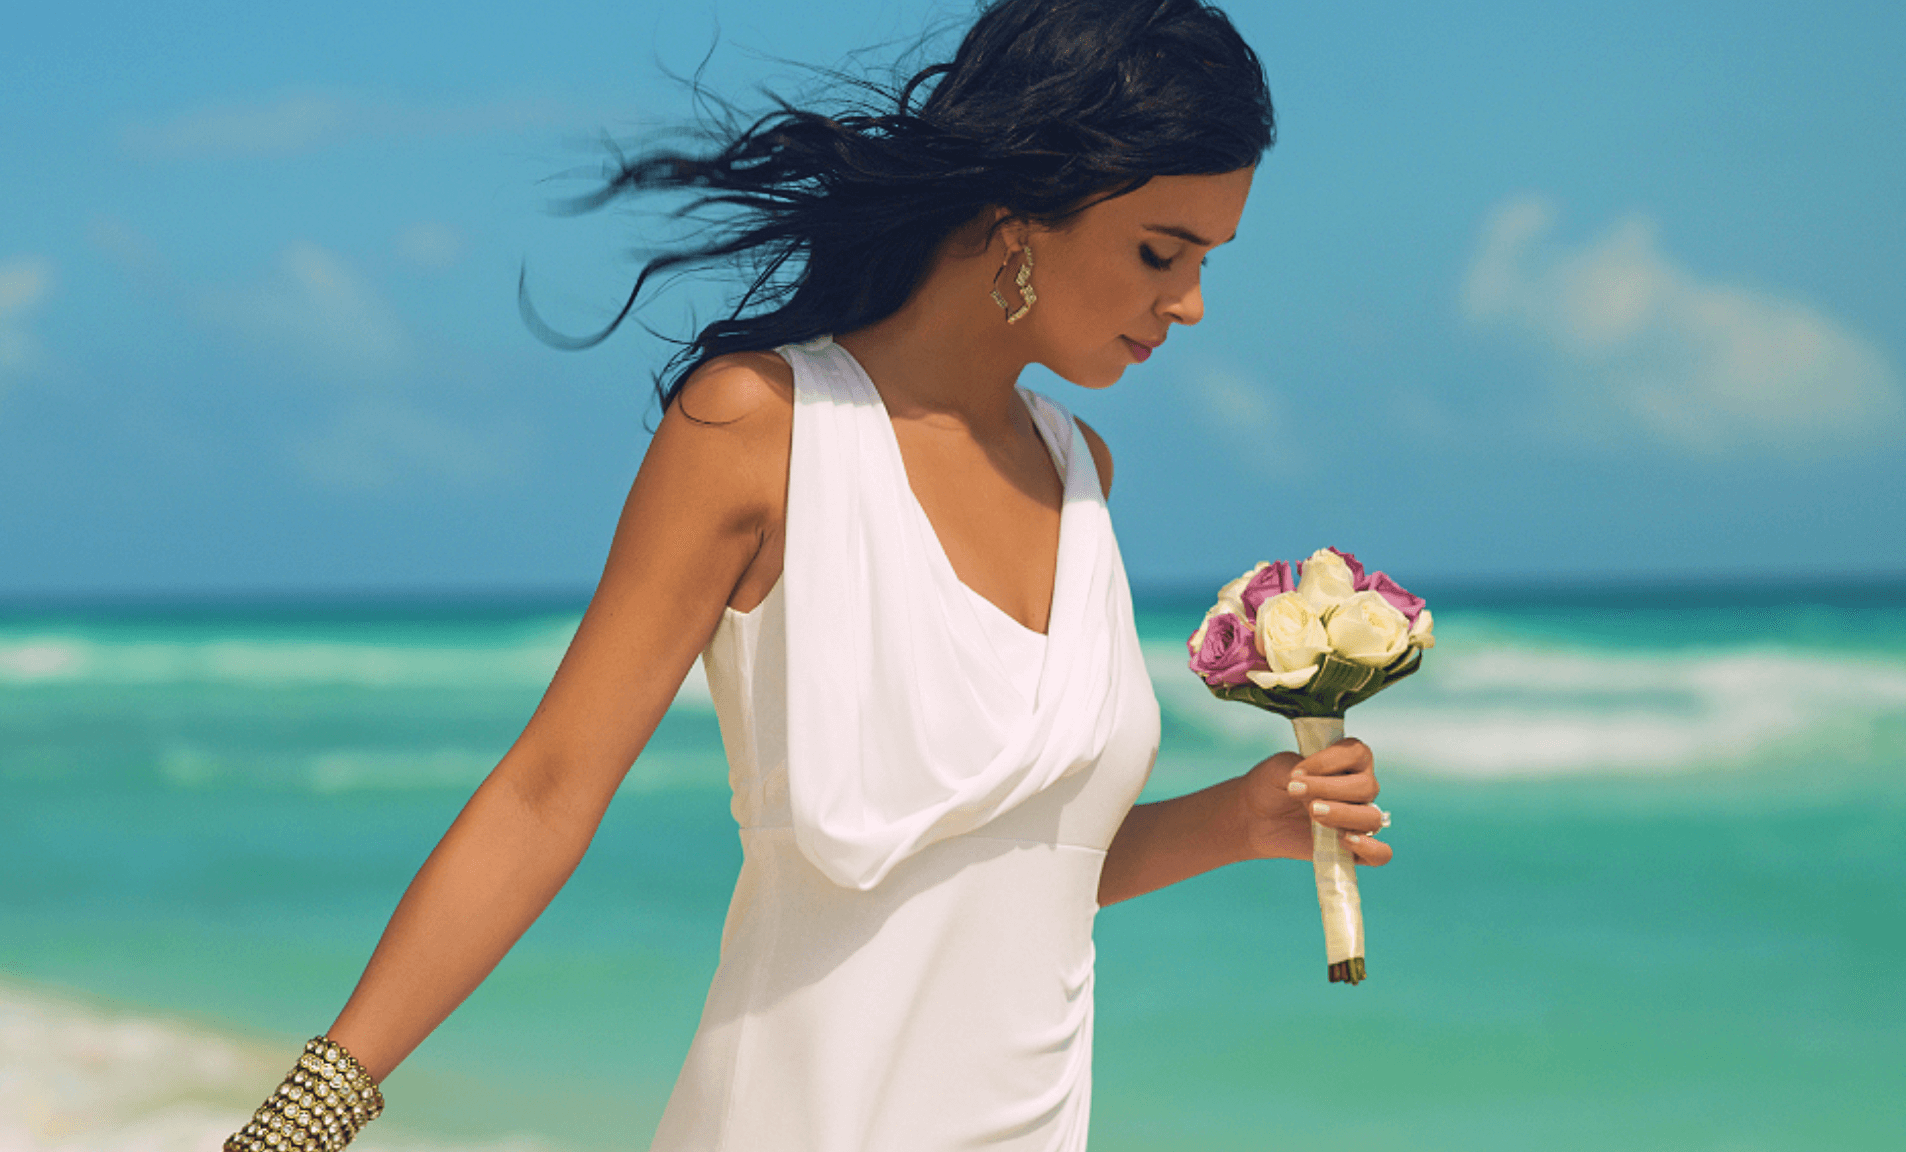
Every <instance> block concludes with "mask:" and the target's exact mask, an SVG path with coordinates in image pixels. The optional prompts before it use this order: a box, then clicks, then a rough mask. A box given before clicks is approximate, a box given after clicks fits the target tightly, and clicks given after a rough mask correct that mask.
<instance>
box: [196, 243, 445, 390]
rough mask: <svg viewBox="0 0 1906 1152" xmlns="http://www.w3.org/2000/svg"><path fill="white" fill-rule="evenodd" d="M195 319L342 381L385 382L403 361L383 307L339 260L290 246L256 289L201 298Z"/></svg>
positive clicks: (402, 347) (406, 345)
mask: <svg viewBox="0 0 1906 1152" xmlns="http://www.w3.org/2000/svg"><path fill="white" fill-rule="evenodd" d="M199 311H200V315H201V316H202V317H203V318H204V319H205V320H206V321H207V322H208V323H210V324H211V325H213V326H214V327H216V328H220V329H223V330H225V331H227V332H230V333H232V334H234V335H236V336H238V337H240V338H241V339H244V340H246V341H248V342H250V343H253V344H257V345H260V346H263V347H265V348H267V349H268V350H270V351H272V352H273V353H275V354H278V355H280V356H285V357H289V358H290V359H289V360H288V361H287V362H289V363H293V364H297V365H300V366H302V367H306V368H309V369H312V370H315V371H317V372H320V373H322V374H325V375H327V376H332V377H336V378H340V379H344V380H366V379H375V378H381V377H387V376H390V375H393V374H395V373H396V372H398V371H399V370H401V369H402V368H404V367H405V366H406V365H407V364H408V363H409V362H410V360H411V356H410V341H409V338H408V337H407V336H406V335H405V333H404V331H403V328H402V326H401V325H399V324H398V322H397V320H396V317H395V314H394V312H393V311H392V309H391V308H390V306H389V305H388V304H387V303H386V302H385V301H384V300H383V299H382V298H381V297H380V296H379V294H378V293H377V292H376V290H375V289H373V288H372V287H371V286H370V285H369V284H368V283H366V282H365V280H364V279H363V278H362V277H361V276H359V275H358V274H357V272H356V271H355V270H353V269H352V268H351V266H350V265H349V264H348V263H346V262H345V260H344V259H343V258H342V257H340V256H338V255H337V254H335V253H333V252H330V251H328V250H327V249H324V248H320V247H319V246H317V245H316V244H311V243H307V242H304V241H298V242H295V243H293V244H290V245H288V246H286V248H285V249H284V251H283V252H281V253H280V254H279V257H278V266H277V268H276V269H275V270H274V271H273V272H272V274H271V275H270V276H269V277H267V278H266V279H265V280H264V281H263V282H262V283H259V284H255V285H250V286H248V287H244V288H235V289H234V288H227V289H219V290H216V291H213V292H208V293H206V294H205V296H204V298H203V299H202V301H201V302H200V306H199Z"/></svg>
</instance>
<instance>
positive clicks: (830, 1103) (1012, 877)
mask: <svg viewBox="0 0 1906 1152" xmlns="http://www.w3.org/2000/svg"><path fill="white" fill-rule="evenodd" d="M780 352H781V354H782V355H783V356H784V357H786V358H787V360H788V362H789V363H790V364H791V365H792V366H793V369H794V383H795V408H794V431H793V439H792V442H791V452H792V454H791V459H790V466H789V476H788V502H787V533H786V541H787V548H786V559H785V561H784V565H783V571H782V576H781V580H780V582H779V583H777V584H776V585H775V587H774V589H773V590H772V591H771V592H770V593H769V595H768V597H767V599H766V600H764V601H763V602H762V603H761V604H760V605H759V606H758V607H757V608H755V609H754V610H753V611H750V612H747V613H741V612H736V611H734V610H733V609H729V610H728V611H727V613H726V614H725V615H724V617H723V619H722V621H721V623H720V625H719V626H718V627H717V629H716V631H715V635H714V637H713V639H712V640H711V641H710V642H709V645H708V648H707V651H706V652H705V653H704V654H703V660H704V665H705V667H706V669H707V673H708V682H709V687H710V689H711V690H712V692H713V694H714V699H715V706H716V710H717V713H718V714H719V717H720V721H721V733H722V742H723V744H724V746H725V748H726V751H727V755H728V763H729V769H730V782H731V783H732V785H733V787H734V805H733V807H734V815H735V820H736V822H737V823H738V824H739V825H740V829H741V842H742V848H743V860H742V866H741V874H740V877H739V879H738V881H737V882H736V885H735V894H734V899H733V902H732V904H731V905H730V907H729V910H728V918H727V922H726V924H725V926H724V928H723V930H722V940H721V963H720V966H719V969H718V970H717V972H716V973H715V979H714V984H713V987H712V988H711V989H710V990H709V993H708V1001H707V1004H706V1006H705V1007H704V1009H703V1012H702V1019H701V1026H700V1028H699V1030H698V1031H697V1032H696V1034H695V1039H694V1043H693V1044H692V1046H691V1047H690V1049H689V1054H688V1059H687V1063H686V1065H685V1066H684V1067H683V1069H682V1073H681V1077H680V1079H679V1080H678V1081H677V1083H676V1086H675V1091H674V1094H673V1095H672V1096H671V1097H670V1099H669V1104H668V1108H667V1111H666V1112H665V1113H664V1115H663V1117H662V1122H661V1126H660V1128H659V1129H658V1131H657V1133H656V1136H655V1142H654V1144H653V1145H652V1149H653V1150H656V1152H716V1150H724V1152H880V1150H905V1152H943V1150H952V1149H969V1148H972V1149H977V1148H986V1149H1009V1150H1017V1152H1033V1150H1035V1149H1036V1150H1040V1152H1058V1150H1077V1149H1082V1148H1084V1147H1085V1140H1086V1127H1087V1119H1088V1116H1089V1113H1090V1108H1091V1049H1092V959H1093V952H1092V921H1093V917H1094V915H1095V913H1096V912H1097V910H1098V902H1097V892H1098V881H1099V869H1100V866H1101V865H1102V864H1103V862H1104V859H1105V849H1106V847H1107V846H1108V845H1109V844H1110V843H1111V840H1112V836H1113V833H1115V832H1116V831H1117V830H1118V826H1119V824H1120V822H1121V821H1122V820H1123V819H1124V817H1125V813H1126V811H1127V810H1128V809H1129V808H1130V807H1131V805H1132V802H1133V800H1134V799H1135V798H1136V797H1137V795H1138V792H1139V790H1140V788H1142V787H1143V785H1144V782H1145V778H1146V776H1147V774H1148V773H1149V772H1150V769H1151V764H1152V759H1153V757H1154V755H1155V754H1156V751H1157V746H1158V704H1157V700H1156V698H1155V697H1154V696H1153V694H1152V686H1151V681H1150V679H1149V678H1148V677H1147V675H1146V672H1145V665H1144V661H1143V657H1142V655H1141V653H1140V651H1139V645H1138V636H1137V632H1136V630H1135V627H1134V624H1133V620H1132V607H1131V595H1130V592H1129V590H1128V588H1127V586H1126V581H1125V571H1124V566H1123V564H1122V563H1121V561H1120V559H1119V554H1118V547H1117V543H1116V541H1114V539H1113V537H1112V527H1111V521H1110V519H1109V518H1108V516H1107V513H1106V508H1105V500H1104V496H1103V494H1102V493H1101V492H1100V490H1099V482H1098V473H1097V470H1096V468H1095V467H1094V465H1093V462H1092V458H1091V453H1090V452H1089V451H1088V450H1087V448H1086V446H1085V442H1084V439H1083V437H1082V436H1078V435H1075V425H1074V423H1073V421H1072V419H1071V417H1070V416H1068V415H1067V414H1066V413H1065V412H1064V411H1063V410H1062V409H1060V408H1059V407H1058V406H1057V405H1055V404H1053V403H1052V402H1050V401H1048V400H1046V399H1044V398H1043V397H1039V396H1037V395H1035V394H1033V393H1031V392H1025V391H1022V392H1021V395H1022V396H1023V397H1024V398H1025V400H1026V403H1027V404H1028V405H1029V407H1030V409H1031V411H1032V414H1033V417H1034V421H1035V423H1036V424H1037V425H1038V428H1039V431H1040V435H1041V436H1042V437H1043V438H1044V440H1045V442H1046V445H1047V447H1048V449H1050V451H1051V453H1052V456H1053V459H1054V463H1055V465H1056V466H1057V467H1058V469H1059V471H1060V473H1061V475H1063V477H1064V479H1065V506H1064V510H1063V512H1062V513H1061V519H1060V539H1059V554H1058V571H1057V575H1056V578H1055V580H1054V585H1053V595H1052V608H1051V620H1050V624H1049V630H1048V633H1047V634H1046V635H1040V634H1038V633H1035V632H1032V631H1029V630H1028V629H1026V628H1024V627H1022V626H1021V625H1020V624H1019V623H1018V622H1017V621H1015V620H1013V619H1012V618H1011V617H1010V616H1008V615H1007V614H1006V613H1004V612H1002V611H1001V610H1000V609H999V608H997V607H995V606H994V605H992V604H991V603H989V602H988V601H986V600H985V599H983V598H982V597H980V596H979V595H978V594H977V593H974V592H973V591H972V590H970V589H969V588H967V587H966V586H965V585H964V584H962V583H961V582H960V581H959V579H958V578H957V577H956V576H955V575H954V573H953V568H952V566H951V564H950V563H948V561H947V558H946V554H945V552H944V551H943V550H942V549H941V547H940V544H939V541H938V539H937V538H936V537H935V535H934V533H933V528H932V525H931V523H930V522H929V521H928V520H927V518H926V514H925V512H924V511H922V510H921V508H920V505H919V503H918V502H917V501H916V500H915V499H914V497H913V493H912V489H911V488H910V487H909V486H908V483H907V477H906V472H905V467H904V465H903V463H902V461H901V456H900V449H899V444H898V442H897V441H896V440H895V439H894V434H893V425H892V422H891V420H890V419H889V417H888V415H887V412H886V409H885V408H884V407H883V406H882V404H881V401H880V397H879V394H878V393H877V392H876V391H875V390H874V387H873V384H872V382H871V381H870V380H869V379H868V378H867V376H866V374H865V372H864V371H862V369H861V368H860V366H859V364H858V363H856V362H855V361H854V359H853V357H852V356H851V355H849V354H848V352H847V350H846V349H844V348H842V347H840V346H839V345H837V344H834V343H833V342H831V341H829V340H827V339H825V338H823V339H820V340H815V341H810V342H808V343H807V344H803V345H796V346H790V347H787V348H783V349H780Z"/></svg>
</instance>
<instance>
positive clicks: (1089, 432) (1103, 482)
mask: <svg viewBox="0 0 1906 1152" xmlns="http://www.w3.org/2000/svg"><path fill="white" fill-rule="evenodd" d="M1073 419H1074V420H1078V422H1079V431H1081V432H1083V433H1085V444H1086V447H1088V448H1090V449H1092V463H1093V464H1095V465H1097V466H1098V470H1099V491H1100V492H1103V493H1104V494H1105V495H1107V496H1110V495H1111V494H1112V450H1111V449H1110V448H1109V447H1107V446H1106V443H1105V437H1103V436H1100V435H1099V434H1098V433H1097V432H1096V431H1094V430H1093V428H1092V425H1090V424H1087V423H1086V422H1085V421H1083V420H1079V418H1078V417H1076V416H1074V417H1073Z"/></svg>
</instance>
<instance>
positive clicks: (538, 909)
mask: <svg viewBox="0 0 1906 1152" xmlns="http://www.w3.org/2000/svg"><path fill="white" fill-rule="evenodd" d="M792 392H793V384H792V378H791V376H790V374H789V372H788V368H787V365H786V364H785V362H783V361H782V360H781V359H780V357H778V356H775V355H773V354H772V353H751V354H745V355H738V356H729V357H724V358H722V359H721V360H718V361H714V362H711V363H710V364H709V365H707V366H706V367H704V368H702V369H701V370H699V371H698V372H697V373H696V374H695V377H694V379H692V380H691V381H690V383H689V385H688V388H687V389H686V391H685V392H684V394H683V395H682V397H681V398H680V399H678V400H677V402H676V403H674V404H672V405H670V407H669V409H668V411H667V412H666V413H664V415H663V418H662V422H661V425H660V427H659V428H658V429H657V430H656V434H655V437H654V439H653V441H652V442H651V443H650V445H649V448H648V451H647V453H646V455H645V456H644V457H643V460H642V466H641V469H640V470H639V472H638V473H637V475H636V478H635V483H634V485H633V486H632V487H631V489H630V492H629V497H628V501H627V502H626V504H625V505H624V506H623V509H622V515H621V519H620V521H619V522H618V523H617V526H616V531H615V538H614V541H613V543H612V544H611V546H610V549H609V558H608V562H607V564H606V565H605V566H604V569H603V574H602V580H601V582H600V583H599V584H598V586H597V588H596V591H595V595H594V596H593V597H592V598H591V599H590V602H589V608H588V610H587V611H586V612H585V613H584V615H583V618H582V623H581V625H580V627H578V628H577V630H576V635H575V638H574V639H573V640H572V641H571V642H570V645H569V649H568V651H567V652H566V653H565V654H564V656H563V660H562V664H561V665H560V666H559V667H558V668H557V670H556V675H555V677H554V678H553V679H552V680H551V682H550V685H549V689H548V691H547V692H546V693H545V694H544V696H543V699H542V702H541V703H540V704H539V705H538V706H537V708H536V711H535V714H534V715H532V716H531V718H530V720H529V723H528V725H527V726H526V727H525V728H524V730H523V734H522V735H521V736H520V737H519V738H518V739H517V740H516V742H515V744H514V745H513V746H512V747H511V748H510V750H509V751H508V753H506V754H505V755H504V757H503V758H502V760H501V761H500V762H499V763H498V764H497V766H496V768H495V769H494V770H493V771H492V772H491V773H490V775H489V777H488V778H487V779H485V780H484V781H483V784H482V785H481V786H480V787H479V788H478V789H477V790H476V794H475V795H474V796H472V797H471V798H470V801H469V803H468V804H466V805H465V806H464V808H463V811H462V812H461V813H459V814H458V816H457V818H456V821H455V822H454V823H453V824H451V826H450V830H449V831H448V832H447V833H445V835H444V837H443V839H442V841H440V842H439V843H438V844H437V847H436V849H435V850H434V851H432V852H431V854H430V857H429V859H428V860H426V861H425V862H424V865H423V867H422V868H421V869H420V870H419V871H418V873H417V876H416V878H415V879H414V880H412V881H411V884H410V887H409V889H408V890H407V891H406V892H405V893H404V896H403V899H402V900H401V901H400V902H399V903H398V905H397V910H396V912H395V913H394V914H393V915H392V916H391V919H390V924H389V926H388V927H386V928H385V930H384V934H383V938H382V939H381V940H379V941H378V944H377V949H376V951H375V952H374V953H373V954H372V956H371V959H370V963H369V965H368V966H367V967H366V968H365V970H364V975H363V977H362V978H361V979H360V980H359V981H358V984H357V988H356V990H355V991H354V992H352V994H351V998H350V1000H349V1002H348V1003H346V1004H345V1006H344V1011H343V1013H342V1014H341V1015H339V1016H338V1018H337V1022H336V1023H335V1024H334V1025H332V1028H331V1030H330V1032H329V1033H328V1035H329V1036H330V1037H331V1038H332V1039H334V1040H336V1041H337V1042H338V1043H340V1044H342V1045H344V1046H345V1047H346V1048H348V1049H349V1050H350V1051H351V1053H352V1054H353V1055H355V1056H356V1057H357V1059H358V1060H359V1062H361V1063H362V1064H363V1065H364V1067H365V1069H366V1070H367V1071H368V1072H369V1073H370V1074H371V1076H372V1077H374V1078H376V1079H378V1080H382V1079H383V1078H384V1077H385V1076H386V1075H387V1074H388V1073H389V1072H390V1071H391V1070H392V1069H393V1068H395V1067H397V1065H398V1064H399V1063H400V1062H401V1061H402V1060H403V1059H404V1058H405V1057H406V1056H408V1055H409V1054H410V1052H411V1050H412V1049H414V1048H416V1047H417V1045H418V1044H420V1043H422V1042H423V1039H424V1037H426V1036H428V1035H429V1034H430V1032H431V1030H432V1029H434V1028H435V1027H436V1026H437V1025H438V1024H439V1023H440V1022H441V1021H442V1020H443V1019H444V1018H445V1017H446V1016H448V1015H449V1014H450V1012H451V1010H452V1009H454V1008H456V1006H457V1005H458V1004H460V1003H462V1001H463V999H464V997H466V996H468V995H469V994H470V993H471V991H473V990H474V989H475V988H476V986H477V985H478V984H479V983H481V982H482V980H483V978H484V977H485V976H487V975H489V973H490V970H491V969H492V968H494V967H496V965H497V963H498V961H500V960H502V959H503V955H504V953H506V952H508V951H509V949H510V947H511V945H513V944H515V942H516V940H517V938H518V937H520V936H521V935H522V934H523V933H524V931H526V930H527V929H528V928H529V926H530V924H531V923H532V922H533V921H534V920H535V919H536V917H537V916H538V915H540V914H541V913H542V911H543V909H544V907H546V906H547V905H548V904H549V902H550V900H551V899H552V898H554V897H555V895H556V893H557V891H558V890H559V889H560V888H561V887H562V885H563V883H564V881H566V880H567V879H568V878H569V874H570V872H572V871H573V870H574V869H575V867H576V865H577V863H578V862H580V861H581V859H582V855H583V852H584V850H585V849H587V848H588V846H589V841H590V839H591V838H592V837H593V836H594V835H595V831H596V827H597V825H598V824H599V823H600V822H601V819H602V814H603V812H604V810H605V809H606V808H607V807H608V804H609V800H610V798H611V797H612V796H613V795H614V794H615V790H616V788H617V786H618V785H619V784H620V783H621V781H622V778H623V776H624V775H625V774H626V773H627V772H628V770H629V766H630V765H631V764H632V763H633V762H634V760H635V758H636V756H637V755H638V754H639V753H640V752H641V751H642V747H643V745H644V744H646V743H647V742H648V739H649V737H650V736H651V735H652V734H653V733H654V731H655V727H656V725H657V724H658V723H659V722H660V721H661V718H662V714H663V712H665V711H666V710H667V708H668V706H669V703H670V701H672V700H673V699H674V696H675V692H676V690H677V689H678V688H679V687H680V686H681V683H682V680H683V678H684V677H685V676H686V675H687V673H688V670H689V668H690V667H691V666H692V665H693V663H694V660H695V657H696V655H697V654H698V653H699V652H700V651H701V650H702V648H703V647H705V646H706V644H707V642H708V639H709V637H710V636H711V635H712V634H713V632H714V629H715V627H716V625H717V624H718V623H719V622H720V620H721V614H722V610H723V608H724V607H725V606H726V605H727V604H728V602H729V600H730V598H731V597H734V598H736V599H738V600H743V601H747V602H753V601H756V600H759V599H760V596H761V595H763V594H765V593H766V591H767V589H768V588H769V587H771V586H772V584H773V583H774V580H775V579H776V578H778V576H779V574H780V567H781V540H780V533H781V521H782V514H783V511H784V509H785V503H786V493H787V462H788V436H789V430H790V428H791V426H792V425H791V420H792V411H793V406H792ZM684 406H686V408H687V412H686V413H685V412H684ZM689 414H692V416H693V418H692V419H691V418H690V417H689Z"/></svg>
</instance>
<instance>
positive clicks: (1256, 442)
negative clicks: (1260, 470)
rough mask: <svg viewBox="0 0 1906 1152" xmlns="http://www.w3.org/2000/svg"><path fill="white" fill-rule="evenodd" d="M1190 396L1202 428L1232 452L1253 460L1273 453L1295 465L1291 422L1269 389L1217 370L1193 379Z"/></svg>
mask: <svg viewBox="0 0 1906 1152" xmlns="http://www.w3.org/2000/svg"><path fill="white" fill-rule="evenodd" d="M1191 394H1192V396H1193V397H1194V398H1195V399H1196V401H1197V405H1198V415H1199V416H1200V417H1201V418H1202V419H1203V421H1204V424H1205V427H1206V428H1207V429H1209V430H1210V432H1211V433H1212V435H1214V436H1216V437H1217V438H1218V440H1219V442H1220V443H1222V444H1223V445H1224V446H1225V447H1226V448H1227V449H1228V450H1230V451H1231V452H1233V453H1236V454H1237V455H1239V456H1240V457H1245V458H1249V459H1253V460H1255V459H1259V458H1261V457H1262V456H1263V455H1264V454H1265V453H1267V452H1270V451H1272V450H1273V449H1275V450H1276V451H1278V452H1279V454H1280V457H1281V459H1283V460H1284V461H1285V462H1287V463H1292V462H1295V461H1294V458H1293V457H1292V456H1291V454H1290V446H1291V445H1294V444H1295V443H1296V437H1294V436H1291V435H1289V434H1288V430H1289V428H1290V421H1289V420H1287V419H1286V418H1285V415H1284V410H1283V405H1282V404H1281V403H1280V402H1279V400H1278V398H1277V395H1276V394H1275V393H1273V392H1271V391H1270V390H1269V389H1267V388H1264V387H1263V386H1261V385H1255V384H1250V383H1247V382H1245V380H1243V379H1242V378H1241V377H1238V376H1235V375H1233V374H1232V373H1230V372H1226V371H1222V370H1219V371H1212V372H1206V373H1204V374H1202V375H1200V376H1197V377H1194V378H1193V379H1192V381H1191Z"/></svg>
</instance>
